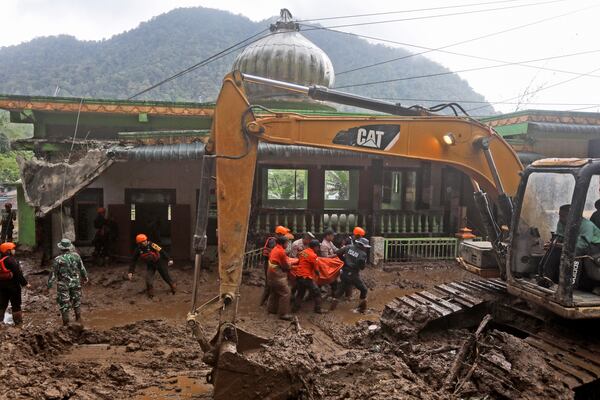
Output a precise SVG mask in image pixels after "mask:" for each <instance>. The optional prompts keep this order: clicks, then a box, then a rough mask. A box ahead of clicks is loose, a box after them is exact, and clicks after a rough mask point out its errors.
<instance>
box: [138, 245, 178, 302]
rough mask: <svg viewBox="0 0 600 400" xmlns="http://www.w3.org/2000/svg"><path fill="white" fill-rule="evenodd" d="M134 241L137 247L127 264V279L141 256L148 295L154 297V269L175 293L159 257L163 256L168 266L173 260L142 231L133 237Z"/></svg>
mask: <svg viewBox="0 0 600 400" xmlns="http://www.w3.org/2000/svg"><path fill="white" fill-rule="evenodd" d="M135 242H136V243H137V247H136V249H135V253H134V255H133V260H132V261H131V265H130V266H129V273H128V274H127V279H129V280H131V278H132V277H133V274H134V272H135V263H136V262H137V260H138V259H139V258H141V259H142V261H144V262H145V263H146V267H147V270H146V293H147V294H148V297H150V298H153V297H154V275H155V274H156V271H158V273H159V274H160V276H161V278H163V280H164V281H165V282H166V283H167V284H168V285H169V287H170V288H171V293H173V294H175V289H176V286H175V283H174V282H173V280H172V279H171V276H170V275H169V271H168V270H167V268H166V267H165V266H164V265H163V264H162V263H161V258H163V259H165V260H166V261H167V266H169V267H170V266H171V265H173V260H172V259H171V258H170V257H169V255H168V254H167V252H166V251H165V250H164V249H163V248H161V247H160V246H159V245H157V244H156V243H152V242H151V241H149V240H148V237H147V236H146V235H144V234H143V233H140V234H139V235H137V236H136V237H135Z"/></svg>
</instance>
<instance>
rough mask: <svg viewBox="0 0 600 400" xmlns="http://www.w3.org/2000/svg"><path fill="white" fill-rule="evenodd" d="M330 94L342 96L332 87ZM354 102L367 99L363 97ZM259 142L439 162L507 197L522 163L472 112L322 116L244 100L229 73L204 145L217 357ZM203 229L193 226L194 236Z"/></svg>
mask: <svg viewBox="0 0 600 400" xmlns="http://www.w3.org/2000/svg"><path fill="white" fill-rule="evenodd" d="M254 82H256V81H254ZM288 85H290V84H288ZM291 86H294V87H297V88H299V89H298V90H300V91H301V90H304V87H301V86H298V85H291ZM349 96H350V98H352V97H354V98H355V97H356V96H354V95H349ZM335 97H336V98H344V95H343V94H341V93H339V92H336V93H335ZM360 102H361V104H366V105H368V104H369V103H368V99H365V98H360ZM377 104H379V103H377ZM385 107H387V105H385ZM405 110H406V109H401V110H400V112H402V113H404V111H405ZM259 141H266V142H271V143H278V144H287V145H302V146H313V147H321V148H327V149H338V150H346V151H356V152H362V153H365V154H376V155H381V156H387V157H403V158H412V159H419V160H428V161H431V162H436V163H441V164H444V165H449V166H453V167H455V168H457V169H459V170H461V171H463V172H464V173H465V174H467V175H468V176H469V177H471V178H472V180H473V182H476V184H477V185H479V186H481V187H482V188H483V189H485V191H486V192H488V193H490V194H491V195H492V196H493V197H496V196H506V195H508V196H513V195H514V194H515V193H516V190H517V187H518V183H519V171H521V170H522V166H521V163H520V162H519V160H518V157H517V155H516V153H515V152H514V151H513V150H512V148H511V147H510V146H509V145H508V144H507V143H506V142H505V141H504V140H503V139H502V138H501V137H499V136H498V135H497V134H496V133H495V132H493V131H492V130H491V129H489V128H487V127H486V126H484V125H482V124H480V123H478V122H476V121H472V120H470V119H466V118H457V117H446V116H433V115H419V116H418V115H414V114H412V115H405V116H384V115H381V116H362V117H355V116H352V117H344V116H335V117H320V116H306V115H300V114H295V113H279V112H272V111H269V110H266V109H264V108H262V107H252V106H251V105H250V103H249V101H248V99H247V97H246V95H245V92H244V80H243V75H242V74H240V73H239V72H234V73H231V74H229V75H227V76H226V77H225V79H224V82H223V87H222V90H221V92H220V94H219V97H218V100H217V105H216V109H215V113H214V119H213V126H212V133H211V138H210V140H209V143H208V144H207V147H206V148H207V157H212V158H214V159H215V160H216V197H217V207H218V217H217V218H218V219H217V223H218V256H219V278H220V294H219V298H218V299H213V301H212V302H209V303H210V304H207V305H206V309H211V310H215V309H220V325H219V326H220V331H219V332H220V333H219V334H218V338H217V340H216V342H215V343H216V346H221V350H218V349H215V352H214V355H215V356H216V358H218V354H219V353H220V352H222V351H223V350H222V349H223V348H227V349H231V345H232V342H235V340H236V338H235V334H233V335H232V334H231V332H230V333H229V334H227V335H223V327H224V326H225V327H229V328H228V329H229V331H231V329H230V328H231V326H232V325H233V324H234V323H235V318H236V311H237V304H238V302H239V298H240V297H239V287H240V283H241V277H242V268H243V257H244V253H245V250H246V241H247V233H248V222H249V218H250V210H251V197H252V190H253V186H254V185H253V182H254V176H255V168H256V159H257V146H258V142H259ZM204 198H205V199H206V198H207V196H204ZM207 210H208V204H199V205H198V212H199V213H200V212H207ZM203 235H204V232H202V233H199V232H197V233H196V236H198V237H203ZM196 259H197V260H199V259H200V258H199V257H196ZM196 267H197V268H199V266H198V263H197V265H196ZM215 304H216V306H215ZM199 315H202V306H201V307H200V308H198V309H194V310H192V312H191V313H190V315H189V316H188V319H189V320H190V321H191V322H198V320H200V319H201V318H199ZM223 336H227V337H225V338H224V337H223ZM224 343H226V344H224ZM204 347H206V340H205V341H204ZM234 348H235V344H234ZM214 359H215V358H213V360H214Z"/></svg>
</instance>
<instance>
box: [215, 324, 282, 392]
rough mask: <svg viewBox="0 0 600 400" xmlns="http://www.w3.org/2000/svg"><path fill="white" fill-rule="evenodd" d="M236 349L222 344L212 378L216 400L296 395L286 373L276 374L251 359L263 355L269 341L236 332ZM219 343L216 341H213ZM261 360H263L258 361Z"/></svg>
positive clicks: (274, 370) (238, 330)
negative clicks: (253, 355)
mask: <svg viewBox="0 0 600 400" xmlns="http://www.w3.org/2000/svg"><path fill="white" fill-rule="evenodd" d="M236 334H237V346H235V345H232V344H227V343H226V342H225V344H224V343H221V345H220V346H219V347H220V350H219V353H220V354H219V356H218V361H217V365H216V367H215V368H214V369H213V371H212V372H211V375H210V379H209V380H210V381H211V382H212V384H213V387H214V391H213V398H214V399H215V400H237V399H240V400H241V399H270V400H278V399H282V400H283V399H287V398H289V395H290V393H292V391H293V383H292V379H290V376H289V374H288V373H287V372H286V371H282V370H276V369H274V368H272V367H270V366H268V365H265V364H264V363H260V362H257V361H255V360H254V359H253V357H251V355H252V354H253V353H256V352H260V351H263V350H264V349H263V345H265V344H266V343H268V340H267V339H265V338H263V337H260V336H258V335H255V334H253V333H250V332H248V331H245V330H243V329H241V328H236ZM218 340H219V339H218V338H217V337H215V339H213V341H214V342H215V343H214V344H216V342H217V341H218ZM258 358H260V357H258Z"/></svg>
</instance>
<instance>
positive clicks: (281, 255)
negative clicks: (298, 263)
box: [267, 236, 292, 321]
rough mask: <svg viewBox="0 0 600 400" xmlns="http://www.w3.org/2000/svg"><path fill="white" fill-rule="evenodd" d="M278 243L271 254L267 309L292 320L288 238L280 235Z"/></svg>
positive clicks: (282, 317) (284, 318)
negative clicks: (290, 311) (287, 251)
mask: <svg viewBox="0 0 600 400" xmlns="http://www.w3.org/2000/svg"><path fill="white" fill-rule="evenodd" d="M276 243H277V244H276V245H275V247H274V248H273V250H271V253H270V254H269V270H268V272H267V285H268V286H269V291H270V294H269V303H268V307H267V311H268V312H269V313H271V314H278V315H279V318H280V319H283V320H287V321H289V320H291V319H292V316H291V315H290V313H289V310H290V297H291V294H292V293H291V290H290V287H289V285H288V271H289V270H290V264H289V260H288V256H287V254H286V248H287V245H288V238H287V237H285V236H278V237H277V239H276Z"/></svg>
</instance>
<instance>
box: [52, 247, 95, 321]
mask: <svg viewBox="0 0 600 400" xmlns="http://www.w3.org/2000/svg"><path fill="white" fill-rule="evenodd" d="M58 248H59V249H60V250H61V252H62V254H61V255H59V256H57V257H56V258H55V259H54V263H53V265H52V271H51V272H50V278H48V289H50V288H52V284H53V283H54V281H56V301H57V303H58V307H59V308H60V314H61V316H62V320H63V325H68V324H69V309H70V308H71V306H73V310H74V311H75V320H76V321H77V322H81V308H80V307H81V283H82V282H81V281H82V280H83V283H87V282H88V281H89V279H88V274H87V271H86V270H85V267H84V266H83V261H81V257H80V256H79V254H77V253H75V252H74V251H72V248H73V245H72V244H71V241H70V240H69V239H62V240H61V241H60V243H58Z"/></svg>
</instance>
